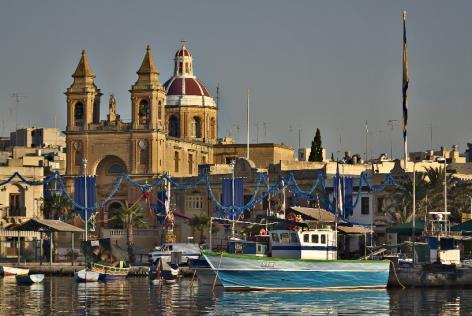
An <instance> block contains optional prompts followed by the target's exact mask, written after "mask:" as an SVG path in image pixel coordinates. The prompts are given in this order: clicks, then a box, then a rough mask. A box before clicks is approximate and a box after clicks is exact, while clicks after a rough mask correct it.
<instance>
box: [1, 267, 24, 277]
mask: <svg viewBox="0 0 472 316" xmlns="http://www.w3.org/2000/svg"><path fill="white" fill-rule="evenodd" d="M28 273H29V269H22V268H14V267H5V266H4V267H3V275H5V276H8V275H28Z"/></svg>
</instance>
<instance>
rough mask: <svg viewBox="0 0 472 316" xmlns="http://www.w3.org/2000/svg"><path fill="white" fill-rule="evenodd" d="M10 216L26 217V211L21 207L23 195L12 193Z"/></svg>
mask: <svg viewBox="0 0 472 316" xmlns="http://www.w3.org/2000/svg"><path fill="white" fill-rule="evenodd" d="M9 206H10V212H9V215H10V216H26V209H25V208H24V207H23V206H22V205H21V193H10V205H9Z"/></svg>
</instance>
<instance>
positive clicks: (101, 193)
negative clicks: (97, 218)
mask: <svg viewBox="0 0 472 316" xmlns="http://www.w3.org/2000/svg"><path fill="white" fill-rule="evenodd" d="M123 173H127V168H126V164H125V163H124V161H123V160H122V159H120V158H119V157H117V156H113V155H109V156H105V157H104V158H103V159H101V160H100V162H99V163H98V164H97V167H96V169H95V174H96V176H97V178H96V181H97V182H96V183H97V201H100V200H102V199H103V198H104V197H106V196H107V195H108V194H109V193H110V192H111V191H112V190H113V187H114V184H115V181H116V180H117V178H118V177H120V175H121V174H123ZM127 199H128V190H127V185H126V183H125V182H123V183H122V184H121V187H120V189H119V190H118V192H117V193H116V194H115V195H114V196H113V200H112V201H111V202H109V203H108V204H107V205H106V206H105V207H104V208H103V221H104V222H105V224H106V226H108V227H111V226H110V219H111V217H112V216H113V212H112V213H110V211H111V210H116V209H121V208H122V207H123V205H122V204H121V201H125V200H127Z"/></svg>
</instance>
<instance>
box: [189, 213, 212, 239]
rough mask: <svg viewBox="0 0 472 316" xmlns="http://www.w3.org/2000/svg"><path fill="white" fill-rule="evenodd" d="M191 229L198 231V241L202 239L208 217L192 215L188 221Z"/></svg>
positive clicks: (208, 223) (208, 220) (207, 224)
mask: <svg viewBox="0 0 472 316" xmlns="http://www.w3.org/2000/svg"><path fill="white" fill-rule="evenodd" d="M188 224H189V225H190V227H191V228H192V231H193V232H194V233H195V232H199V233H200V243H202V242H203V241H204V233H205V230H206V229H207V228H208V227H209V226H210V218H209V217H208V216H205V215H202V216H194V217H193V218H192V219H191V220H190V222H189V223H188Z"/></svg>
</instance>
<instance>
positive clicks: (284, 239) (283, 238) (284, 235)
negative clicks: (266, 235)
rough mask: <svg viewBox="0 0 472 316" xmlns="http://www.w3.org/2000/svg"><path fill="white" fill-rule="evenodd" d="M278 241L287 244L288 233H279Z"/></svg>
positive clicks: (288, 240) (288, 239)
mask: <svg viewBox="0 0 472 316" xmlns="http://www.w3.org/2000/svg"><path fill="white" fill-rule="evenodd" d="M280 242H281V243H284V244H288V243H289V242H290V238H289V236H288V233H281V234H280Z"/></svg>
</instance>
